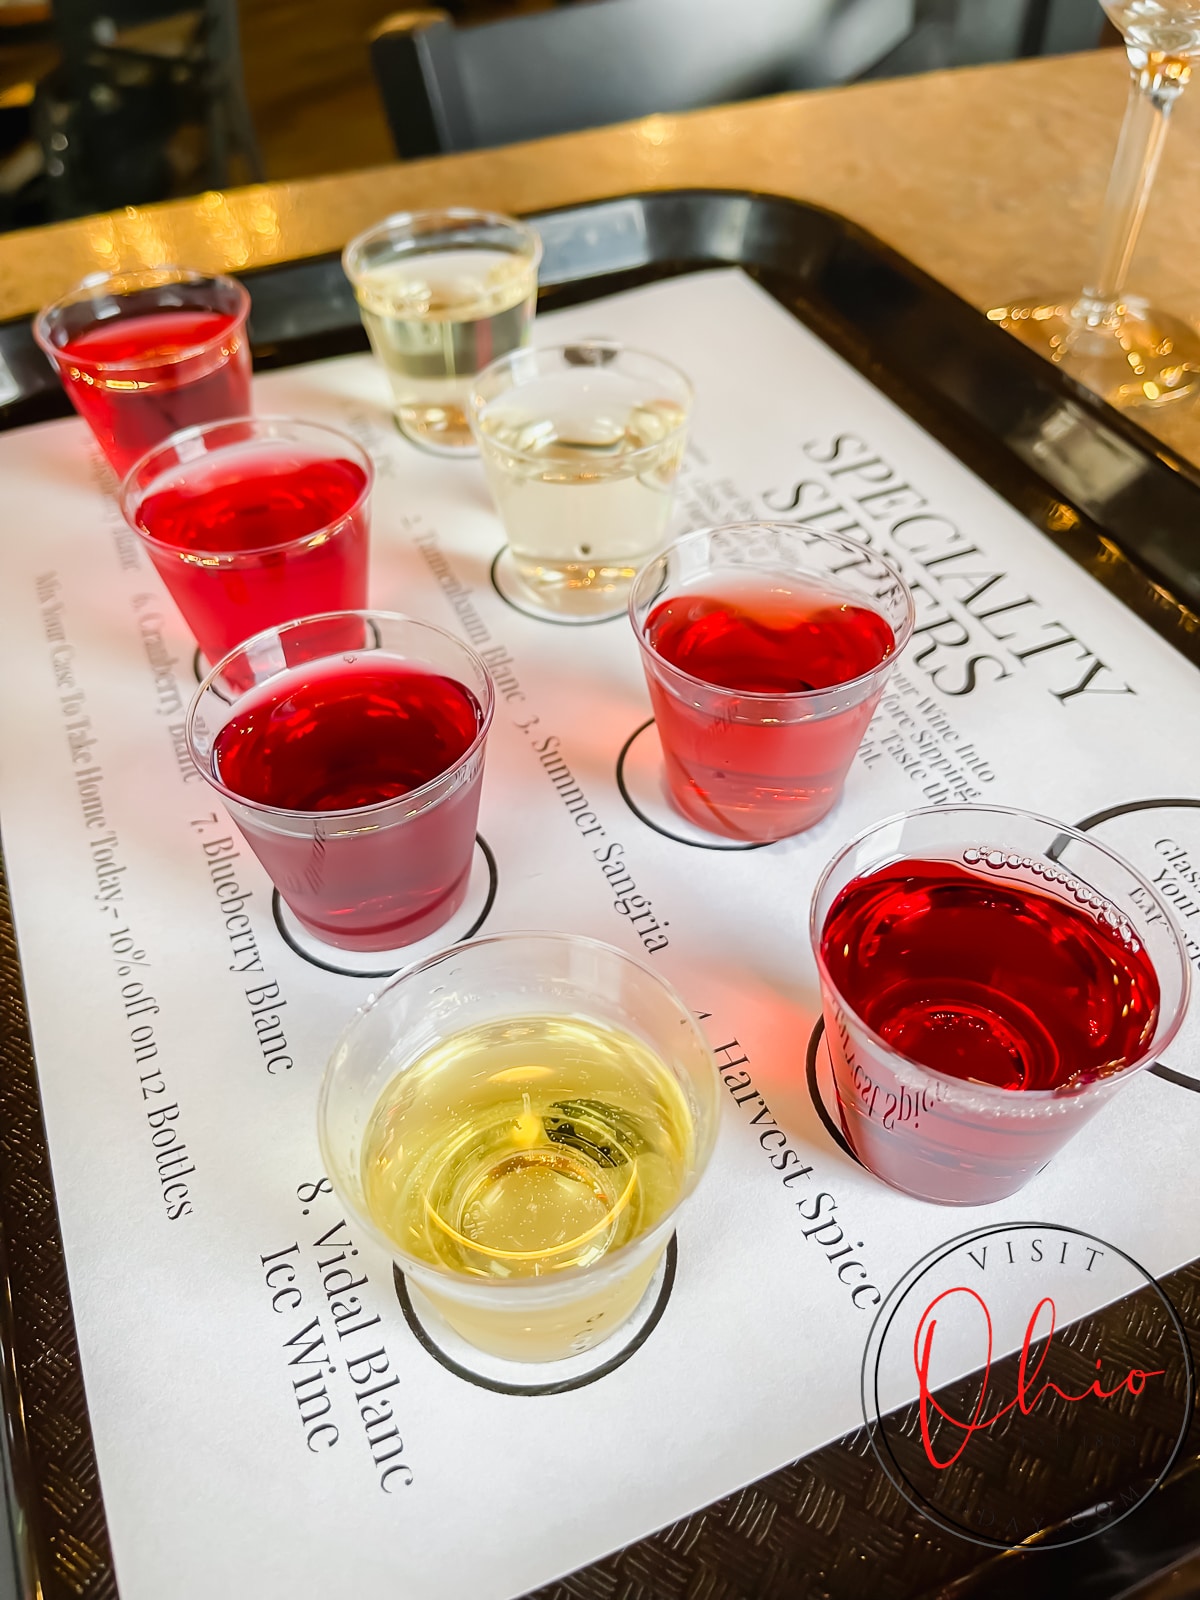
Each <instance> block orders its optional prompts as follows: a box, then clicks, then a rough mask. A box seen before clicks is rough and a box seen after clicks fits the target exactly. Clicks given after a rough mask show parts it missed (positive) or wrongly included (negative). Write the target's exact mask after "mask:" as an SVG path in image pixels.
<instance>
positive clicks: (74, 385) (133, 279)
mask: <svg viewBox="0 0 1200 1600" xmlns="http://www.w3.org/2000/svg"><path fill="white" fill-rule="evenodd" d="M249 312H250V296H249V295H248V294H247V293H246V290H245V289H244V288H243V287H242V285H241V284H240V283H237V282H236V281H235V280H234V279H233V278H225V277H221V276H217V275H211V274H208V273H203V272H190V271H188V270H187V269H186V268H184V267H155V268H152V269H150V270H148V271H145V272H127V273H121V274H119V275H118V276H116V277H111V278H101V277H95V278H86V279H85V280H84V281H83V283H81V284H80V285H79V286H78V287H77V288H75V289H72V290H71V292H70V294H68V295H64V296H63V298H62V299H61V300H56V301H55V302H54V303H53V304H52V305H49V306H47V307H46V308H45V310H44V311H41V312H39V313H38V315H37V317H36V318H35V319H34V324H33V336H34V338H35V339H36V340H37V342H38V344H40V345H41V347H42V349H43V350H44V351H45V353H46V355H47V356H48V357H49V358H50V360H51V361H52V362H53V363H54V365H55V367H56V368H57V369H58V375H59V377H60V378H61V379H62V383H63V387H64V388H65V389H66V391H67V395H68V397H69V399H70V401H71V404H72V405H73V406H74V407H75V409H76V411H78V412H79V415H80V416H81V417H82V418H83V420H84V421H85V422H86V423H87V424H88V426H89V427H90V428H91V430H92V432H93V433H94V434H95V436H96V441H97V443H98V444H99V446H100V448H101V449H102V450H103V451H104V454H105V455H106V456H107V457H108V460H109V463H110V464H111V466H112V468H113V471H114V472H115V473H116V474H117V477H118V478H123V477H124V476H125V474H126V473H127V472H128V471H129V469H130V467H131V466H132V465H133V463H134V462H135V461H137V460H138V458H139V457H140V456H143V455H145V453H146V451H147V450H149V449H150V447H151V445H155V444H158V442H159V441H160V440H161V439H165V438H166V437H167V436H168V434H172V433H178V432H179V430H180V429H181V428H192V427H195V426H196V425H197V424H199V423H202V422H213V421H215V420H216V419H217V418H218V417H240V416H244V415H245V413H246V412H248V411H249V410H250V343H249V340H248V339H247V337H246V318H247V316H248V315H249Z"/></svg>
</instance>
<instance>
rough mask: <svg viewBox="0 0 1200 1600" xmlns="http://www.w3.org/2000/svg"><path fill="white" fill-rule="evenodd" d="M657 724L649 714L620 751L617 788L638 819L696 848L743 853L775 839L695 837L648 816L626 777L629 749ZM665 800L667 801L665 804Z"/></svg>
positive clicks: (758, 848)
mask: <svg viewBox="0 0 1200 1600" xmlns="http://www.w3.org/2000/svg"><path fill="white" fill-rule="evenodd" d="M654 725H655V719H654V718H653V717H649V718H647V720H646V721H645V722H642V723H639V725H638V726H637V727H636V728H635V729H634V730H633V732H632V733H631V734H630V735H629V737H628V739H626V741H625V743H624V744H623V745H622V746H621V750H620V754H619V755H618V756H617V768H616V772H617V789H618V791H619V792H620V795H621V799H622V800H624V802H625V804H626V805H627V806H628V807H629V809H630V811H632V812H633V814H634V816H635V817H636V818H637V819H638V821H639V822H644V823H645V825H646V827H648V828H650V829H651V830H652V831H653V832H654V833H657V834H659V835H660V836H661V837H662V838H664V839H671V840H673V841H674V842H675V843H676V844H686V845H690V846H691V848H692V849H693V850H718V851H725V852H726V853H730V852H743V853H744V852H745V851H747V850H765V849H766V848H767V846H768V844H769V843H771V842H773V841H770V840H766V839H764V840H762V841H760V842H755V841H754V840H745V841H738V840H736V839H718V838H716V837H715V836H714V837H713V838H712V839H711V840H710V839H692V838H689V837H688V836H687V835H686V834H684V833H672V832H671V830H670V829H669V828H665V827H664V826H663V825H662V823H661V822H656V821H655V820H654V818H653V817H650V816H647V814H646V812H645V811H644V810H642V808H641V807H640V806H639V805H638V803H637V801H636V800H634V798H633V795H632V794H631V793H630V789H629V781H628V779H627V777H626V771H625V769H626V766H627V764H628V761H629V754H630V751H631V750H632V749H633V747H634V745H635V744H636V742H637V741H638V740H639V739H640V738H641V736H642V734H644V733H645V732H646V731H647V729H649V728H653V727H654ZM660 748H661V746H660ZM665 803H666V802H665V801H664V805H665ZM679 821H680V825H681V826H682V824H683V819H682V818H680V819H679ZM696 831H697V833H698V832H699V831H700V830H699V829H697V830H696Z"/></svg>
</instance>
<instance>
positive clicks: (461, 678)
mask: <svg viewBox="0 0 1200 1600" xmlns="http://www.w3.org/2000/svg"><path fill="white" fill-rule="evenodd" d="M494 704H495V698H494V694H493V690H492V682H491V679H490V677H489V676H488V672H487V668H486V667H485V666H484V664H483V662H482V661H481V660H480V659H479V657H478V656H477V655H476V654H475V652H474V651H473V650H470V649H468V648H467V646H466V645H464V644H460V643H459V642H458V640H457V639H455V638H454V637H453V636H452V635H451V634H449V633H444V632H443V631H442V629H441V628H435V627H432V626H431V625H430V624H428V623H425V622H416V621H414V620H413V619H412V618H410V617H402V616H396V615H392V614H390V613H387V612H372V611H342V612H333V613H330V614H328V615H325V616H316V617H306V618H304V619H303V620H302V621H299V622H290V623H286V624H284V626H283V627H280V628H270V629H267V630H266V631H265V632H263V633H259V634H257V635H255V637H254V638H253V639H249V640H247V641H246V642H245V643H244V644H242V645H239V647H238V648H237V649H236V650H234V651H232V652H231V653H230V654H229V655H228V656H226V657H225V659H224V660H223V661H221V662H219V663H218V664H217V666H216V667H214V668H213V670H212V672H210V673H209V675H208V677H207V678H206V679H205V680H204V682H203V683H202V684H201V686H200V688H199V690H198V692H197V694H196V697H195V699H194V700H193V701H192V704H191V708H190V710H189V711H188V716H187V740H188V748H189V750H190V752H191V756H192V759H193V761H194V762H195V763H196V766H197V767H198V768H199V770H200V772H201V774H202V776H203V777H204V778H206V779H207V780H208V782H209V783H210V784H211V785H212V786H213V788H214V789H215V790H216V791H217V793H218V794H219V795H220V796H221V798H222V800H223V801H224V803H225V807H226V809H227V810H228V812H229V814H230V816H231V817H232V818H233V820H234V821H235V822H236V823H237V825H238V827H239V828H240V829H241V831H242V833H243V834H244V835H245V838H246V842H247V843H248V844H249V845H250V847H251V849H252V850H253V851H254V853H255V855H257V856H258V858H259V860H260V861H261V862H262V864H263V866H264V867H265V868H266V871H267V873H268V875H269V876H270V878H271V880H272V882H273V883H274V884H275V887H276V888H277V889H278V890H279V893H280V895H281V896H282V898H283V900H284V901H285V902H286V903H287V905H288V907H289V908H290V909H291V911H292V912H293V914H294V915H295V917H296V918H297V920H298V921H299V922H300V923H301V924H302V926H303V927H304V928H305V929H306V930H307V931H308V933H310V934H311V935H312V936H313V937H314V938H316V939H318V940H320V941H322V942H323V943H325V944H328V945H334V946H337V947H338V948H340V949H344V950H392V949H397V948H399V947H401V946H404V945H409V944H412V943H415V942H416V941H417V940H418V939H423V938H425V937H426V935H428V934H431V933H433V932H435V931H436V930H437V929H438V928H440V927H441V926H442V925H443V924H444V923H445V922H447V921H448V920H449V918H450V917H452V916H453V915H454V913H455V911H457V910H458V908H459V907H460V906H461V904H462V902H463V899H464V896H465V895H466V891H467V881H468V878H469V876H470V871H471V863H472V858H473V853H474V847H475V822H476V817H477V815H478V811H479V791H480V785H481V782H482V779H483V756H484V743H485V741H486V738H487V732H488V728H489V726H490V724H491V720H492V711H493V708H494Z"/></svg>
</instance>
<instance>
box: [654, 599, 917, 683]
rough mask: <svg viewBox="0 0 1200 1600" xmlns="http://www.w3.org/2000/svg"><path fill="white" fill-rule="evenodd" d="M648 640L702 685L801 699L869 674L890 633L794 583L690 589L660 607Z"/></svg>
mask: <svg viewBox="0 0 1200 1600" xmlns="http://www.w3.org/2000/svg"><path fill="white" fill-rule="evenodd" d="M646 638H647V640H648V641H649V643H650V644H651V645H652V646H653V647H654V649H655V651H656V652H657V653H658V654H659V655H660V656H662V658H663V660H664V661H669V662H670V663H671V665H672V666H674V667H678V668H679V669H680V671H681V672H688V673H690V674H691V675H692V677H693V678H699V679H700V680H701V682H703V683H711V684H716V685H718V686H719V687H720V688H722V689H736V690H740V691H741V692H743V693H748V694H771V695H775V694H803V693H805V692H806V691H809V690H813V689H831V688H833V687H834V685H835V684H839V683H849V682H851V681H852V680H853V679H855V678H861V677H862V675H863V674H864V673H866V672H872V671H873V670H874V669H875V668H876V667H877V666H879V664H880V663H881V662H882V661H883V660H885V659H886V657H887V656H888V655H890V654H891V651H892V648H893V646H894V645H895V642H896V640H895V635H894V634H893V632H892V628H891V624H890V623H889V622H888V621H887V619H886V618H885V617H882V616H880V614H879V612H878V611H872V610H870V609H869V608H868V607H867V606H860V605H856V604H854V603H853V602H852V601H850V600H849V599H847V598H846V597H844V596H841V595H836V594H833V593H831V592H830V591H829V590H824V589H819V588H816V587H815V586H814V587H813V588H800V587H799V586H798V585H797V584H796V583H795V582H794V581H788V582H786V583H785V582H782V581H781V582H779V583H772V582H771V581H770V579H769V577H766V576H764V577H761V578H760V579H759V580H758V581H757V582H755V583H754V584H753V586H751V585H742V584H738V585H734V584H729V585H728V586H727V587H726V588H725V592H724V594H723V596H722V598H720V599H716V598H714V597H712V596H710V595H706V594H694V593H690V592H688V591H687V590H685V591H683V593H681V594H676V595H672V596H671V597H670V598H669V599H667V600H663V601H661V602H660V603H659V604H658V605H657V606H656V607H655V608H654V610H653V611H652V612H651V613H650V615H649V617H648V618H647V619H646Z"/></svg>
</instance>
